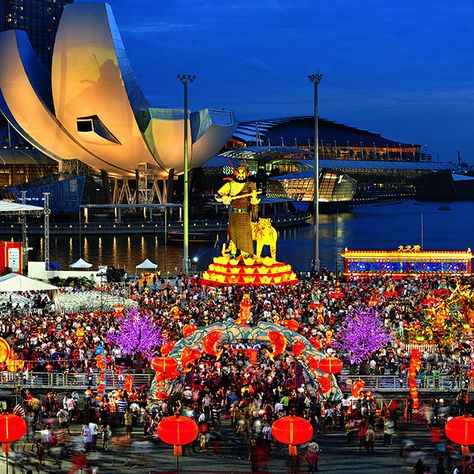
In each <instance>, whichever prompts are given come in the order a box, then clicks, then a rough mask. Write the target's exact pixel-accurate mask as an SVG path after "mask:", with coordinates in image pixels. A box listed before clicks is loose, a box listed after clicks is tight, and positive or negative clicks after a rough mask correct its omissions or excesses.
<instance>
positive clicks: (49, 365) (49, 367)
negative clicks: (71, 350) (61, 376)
mask: <svg viewBox="0 0 474 474" xmlns="http://www.w3.org/2000/svg"><path fill="white" fill-rule="evenodd" d="M46 370H47V371H48V372H51V371H52V370H53V366H52V365H51V364H46Z"/></svg>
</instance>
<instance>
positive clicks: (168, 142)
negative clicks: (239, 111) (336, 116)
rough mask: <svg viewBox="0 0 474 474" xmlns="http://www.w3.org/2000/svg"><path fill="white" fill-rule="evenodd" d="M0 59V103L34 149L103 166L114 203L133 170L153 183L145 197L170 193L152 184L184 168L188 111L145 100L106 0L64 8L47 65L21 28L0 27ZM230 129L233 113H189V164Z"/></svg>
mask: <svg viewBox="0 0 474 474" xmlns="http://www.w3.org/2000/svg"><path fill="white" fill-rule="evenodd" d="M0 63H2V64H4V65H5V66H6V67H4V68H2V69H1V70H0V90H1V97H0V109H1V111H2V112H3V114H4V115H5V116H6V117H7V119H8V121H9V122H10V124H11V125H12V126H13V127H14V128H15V129H16V130H18V131H19V132H20V134H21V135H22V136H23V137H24V138H25V139H26V140H27V141H28V142H29V143H31V144H32V145H34V146H35V148H37V149H38V150H40V151H42V152H43V153H44V154H46V155H48V156H49V157H50V158H53V159H54V160H56V161H58V162H59V163H62V162H63V160H80V161H81V162H83V163H85V164H86V165H88V166H89V167H91V168H92V169H93V170H94V171H95V172H99V171H100V172H103V173H107V175H108V176H110V177H111V178H114V179H115V182H114V189H113V194H114V196H115V198H116V199H115V202H120V201H121V200H124V199H125V198H126V197H127V196H129V195H130V194H131V193H130V192H129V190H128V191H127V186H128V180H133V181H135V180H136V178H137V176H138V175H140V176H141V177H142V178H143V179H141V180H140V179H138V180H137V181H139V182H141V181H144V182H145V183H146V185H147V186H148V183H149V181H152V182H153V189H154V192H155V194H154V195H153V196H152V197H151V199H153V198H154V197H157V198H158V200H159V201H162V202H163V201H166V199H167V196H166V193H165V191H166V186H163V187H161V188H159V187H158V186H157V185H156V183H157V180H158V179H166V178H168V177H173V176H174V175H175V174H178V173H181V172H182V171H183V134H184V112H183V110H174V109H160V108H152V107H150V106H149V104H148V102H147V100H146V98H145V97H144V95H143V94H142V92H141V90H140V87H139V85H138V83H137V80H136V78H135V75H134V74H133V71H132V69H131V66H130V63H129V61H128V58H127V56H126V53H125V49H124V45H123V42H122V39H121V36H120V32H119V30H118V27H117V24H116V22H115V19H114V16H113V13H112V10H111V8H110V7H109V6H108V5H107V4H101V3H90V4H71V5H67V6H66V7H65V9H64V12H63V14H62V17H61V20H60V24H59V28H58V32H57V35H56V40H55V45H54V52H53V59H52V64H51V70H50V71H48V70H47V69H45V68H44V67H43V65H42V64H41V62H40V61H39V59H38V57H37V56H36V55H35V52H34V50H33V48H32V45H31V43H30V41H29V39H28V36H27V35H26V34H25V32H23V31H21V30H10V31H4V32H2V33H1V34H0ZM20 91H21V92H20ZM234 128H235V126H234V116H233V114H232V112H230V111H225V110H211V109H204V110H200V111H197V112H193V113H191V114H190V120H189V127H188V129H189V130H190V139H189V144H190V150H189V155H190V156H191V160H190V166H191V167H196V166H199V165H200V164H201V163H202V162H204V161H206V160H207V159H208V158H209V157H210V156H212V155H214V154H215V153H217V152H218V151H219V150H220V149H221V147H222V146H223V145H224V143H225V142H226V141H227V139H228V138H229V136H230V135H231V133H232V131H233V130H234ZM119 181H120V182H119ZM120 186H121V189H119V187H120ZM122 191H123V192H122ZM160 192H161V194H160ZM144 194H147V193H144Z"/></svg>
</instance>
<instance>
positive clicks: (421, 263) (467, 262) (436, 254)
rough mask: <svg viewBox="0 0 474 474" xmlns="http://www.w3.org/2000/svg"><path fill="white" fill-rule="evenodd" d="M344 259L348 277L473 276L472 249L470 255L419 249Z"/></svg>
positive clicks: (348, 253) (358, 253)
mask: <svg viewBox="0 0 474 474" xmlns="http://www.w3.org/2000/svg"><path fill="white" fill-rule="evenodd" d="M341 256H342V257H343V258H344V274H345V275H359V276H367V275H379V274H383V275H392V276H406V275H426V276H428V275H470V274H471V270H472V267H471V260H472V257H473V254H472V252H471V249H470V248H468V249H467V250H466V251H448V250H422V249H421V248H420V246H419V245H413V246H411V245H407V246H400V247H399V248H398V250H349V249H348V248H346V249H345V250H344V252H343V253H342V254H341Z"/></svg>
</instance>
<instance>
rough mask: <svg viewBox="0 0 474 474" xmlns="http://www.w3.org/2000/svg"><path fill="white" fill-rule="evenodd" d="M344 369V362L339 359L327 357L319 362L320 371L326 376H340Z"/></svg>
mask: <svg viewBox="0 0 474 474" xmlns="http://www.w3.org/2000/svg"><path fill="white" fill-rule="evenodd" d="M342 368H343V364H342V361H341V360H340V359H338V358H337V357H325V358H324V359H321V360H320V361H319V369H320V370H321V371H322V372H324V373H325V374H338V373H340V372H341V371H342Z"/></svg>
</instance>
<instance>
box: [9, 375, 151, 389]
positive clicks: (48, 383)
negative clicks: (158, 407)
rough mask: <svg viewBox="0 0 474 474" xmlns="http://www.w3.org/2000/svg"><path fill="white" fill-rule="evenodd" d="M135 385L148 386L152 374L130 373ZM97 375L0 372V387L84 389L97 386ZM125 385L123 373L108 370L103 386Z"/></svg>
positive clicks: (111, 387)
mask: <svg viewBox="0 0 474 474" xmlns="http://www.w3.org/2000/svg"><path fill="white" fill-rule="evenodd" d="M131 375H132V378H133V384H134V386H135V387H141V386H143V385H146V386H147V387H149V386H150V385H151V382H152V380H153V377H154V374H131ZM98 384H99V375H98V374H94V375H93V376H92V377H89V375H87V374H62V373H56V372H52V373H47V372H31V373H28V375H25V374H24V373H21V372H20V373H11V372H0V387H16V386H21V387H25V388H65V389H77V390H81V389H82V390H85V389H86V388H88V387H97V385H98ZM124 385H125V375H119V374H117V373H111V372H108V373H107V374H106V382H105V386H106V388H107V389H108V390H116V389H122V388H123V387H124Z"/></svg>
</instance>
